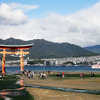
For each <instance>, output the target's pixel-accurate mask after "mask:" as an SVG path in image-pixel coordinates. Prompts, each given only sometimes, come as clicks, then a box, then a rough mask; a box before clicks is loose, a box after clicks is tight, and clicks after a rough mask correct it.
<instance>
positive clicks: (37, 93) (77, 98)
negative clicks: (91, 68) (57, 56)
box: [23, 76, 100, 100]
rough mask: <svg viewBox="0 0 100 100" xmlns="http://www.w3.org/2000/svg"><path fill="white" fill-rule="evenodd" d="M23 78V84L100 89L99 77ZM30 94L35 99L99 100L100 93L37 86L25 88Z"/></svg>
mask: <svg viewBox="0 0 100 100" xmlns="http://www.w3.org/2000/svg"><path fill="white" fill-rule="evenodd" d="M23 78H24V84H35V85H41V86H52V87H65V88H76V89H90V90H99V91H100V78H87V79H81V78H80V79H75V80H74V79H67V80H53V79H50V78H48V77H47V78H46V79H39V78H34V79H28V78H27V77H26V76H24V77H23ZM27 91H29V93H30V94H32V95H33V96H34V98H35V100H100V95H95V94H85V93H72V92H65V91H57V90H48V89H39V88H29V87H28V88H27Z"/></svg>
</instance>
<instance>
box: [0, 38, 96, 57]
mask: <svg viewBox="0 0 100 100" xmlns="http://www.w3.org/2000/svg"><path fill="white" fill-rule="evenodd" d="M31 43H34V45H33V46H32V47H31V48H30V49H29V51H30V54H29V55H27V56H28V57H30V58H58V57H59V58H62V57H69V56H90V55H95V53H92V52H89V51H87V50H85V49H84V48H81V47H79V46H77V45H74V44H70V43H53V42H49V41H46V40H44V39H34V40H29V41H24V40H20V39H14V38H9V39H6V40H2V39H0V44H6V45H23V44H31ZM27 56H26V57H27Z"/></svg>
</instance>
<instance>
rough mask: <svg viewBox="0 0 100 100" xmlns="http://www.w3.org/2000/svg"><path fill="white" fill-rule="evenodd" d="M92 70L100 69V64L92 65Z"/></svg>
mask: <svg viewBox="0 0 100 100" xmlns="http://www.w3.org/2000/svg"><path fill="white" fill-rule="evenodd" d="M92 68H96V69H98V68H100V62H98V63H97V64H96V65H92Z"/></svg>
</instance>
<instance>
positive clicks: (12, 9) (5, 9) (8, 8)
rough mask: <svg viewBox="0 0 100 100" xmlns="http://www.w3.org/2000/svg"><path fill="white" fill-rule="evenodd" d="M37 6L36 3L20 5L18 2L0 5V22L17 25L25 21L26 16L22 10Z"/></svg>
mask: <svg viewBox="0 0 100 100" xmlns="http://www.w3.org/2000/svg"><path fill="white" fill-rule="evenodd" d="M36 8H38V6H36V5H31V6H30V5H21V4H18V3H10V4H5V3H2V4H1V5H0V24H5V25H18V24H24V23H26V22H27V20H28V18H27V16H26V15H25V13H24V12H26V11H28V10H33V9H36Z"/></svg>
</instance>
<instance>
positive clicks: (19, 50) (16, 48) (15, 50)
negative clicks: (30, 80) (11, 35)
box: [0, 44, 33, 74]
mask: <svg viewBox="0 0 100 100" xmlns="http://www.w3.org/2000/svg"><path fill="white" fill-rule="evenodd" d="M32 46H33V44H28V45H0V49H2V50H3V51H0V54H3V57H2V74H5V57H6V54H19V55H20V71H21V72H23V71H24V58H23V54H29V52H26V51H24V50H27V49H29V48H30V47H32ZM7 50H8V51H7ZM9 50H11V51H9Z"/></svg>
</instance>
